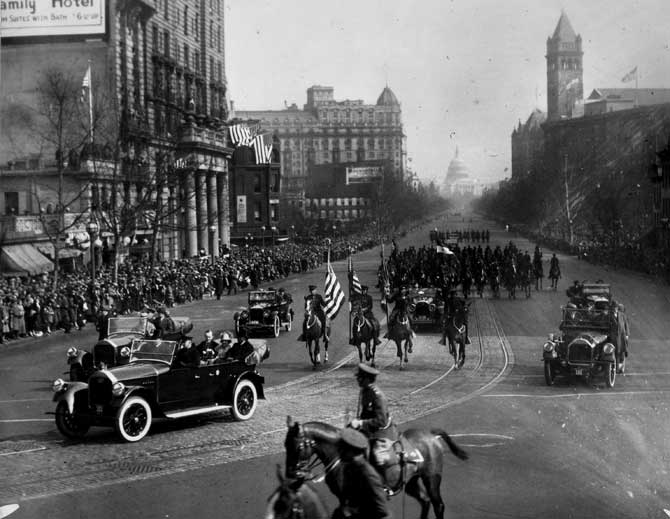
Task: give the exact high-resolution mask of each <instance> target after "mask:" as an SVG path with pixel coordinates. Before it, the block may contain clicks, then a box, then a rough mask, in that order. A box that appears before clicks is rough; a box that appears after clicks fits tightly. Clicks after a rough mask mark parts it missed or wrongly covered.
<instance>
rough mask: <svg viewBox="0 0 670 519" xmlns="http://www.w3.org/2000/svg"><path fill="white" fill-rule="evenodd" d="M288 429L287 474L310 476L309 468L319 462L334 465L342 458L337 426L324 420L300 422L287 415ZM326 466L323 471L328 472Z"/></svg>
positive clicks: (286, 442)
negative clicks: (338, 447) (339, 449)
mask: <svg viewBox="0 0 670 519" xmlns="http://www.w3.org/2000/svg"><path fill="white" fill-rule="evenodd" d="M286 425H287V427H288V432H287V433H286V439H285V440H284V448H285V449H286V476H287V477H298V478H310V477H311V474H310V471H311V470H312V469H313V468H314V467H315V466H316V465H317V464H318V463H323V464H324V465H329V466H330V465H331V463H332V462H334V461H336V460H337V459H338V458H339V454H338V451H337V443H338V441H339V438H340V436H339V430H338V428H337V427H335V426H333V425H330V424H327V423H321V422H308V423H306V424H300V423H298V422H294V421H293V419H292V418H291V417H290V416H287V417H286ZM328 470H330V469H327V470H325V471H324V472H326V473H327V472H328Z"/></svg>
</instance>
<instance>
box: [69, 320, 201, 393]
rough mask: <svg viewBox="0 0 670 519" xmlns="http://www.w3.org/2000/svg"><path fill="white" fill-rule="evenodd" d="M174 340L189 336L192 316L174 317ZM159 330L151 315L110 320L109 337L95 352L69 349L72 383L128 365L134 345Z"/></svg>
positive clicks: (93, 350)
mask: <svg viewBox="0 0 670 519" xmlns="http://www.w3.org/2000/svg"><path fill="white" fill-rule="evenodd" d="M172 320H173V321H174V324H175V332H174V334H173V335H174V337H165V338H166V339H168V338H175V339H176V338H177V337H178V336H180V335H181V334H183V333H188V332H189V331H190V330H191V329H192V328H193V323H192V322H191V320H190V319H189V318H188V317H173V318H172ZM154 332H155V327H154V325H153V324H152V319H151V316H148V315H146V314H141V315H139V316H128V317H110V318H109V320H108V322H107V337H105V338H104V339H101V340H99V341H98V342H96V343H95V345H94V346H93V349H92V351H87V350H84V349H80V348H75V347H70V348H68V350H67V363H68V368H69V375H70V381H84V380H88V377H90V376H91V374H92V373H93V372H94V371H96V370H98V369H104V368H111V367H113V366H122V365H124V364H127V363H128V360H129V357H130V345H131V343H132V342H133V341H134V340H135V339H150V338H153V337H152V336H153V335H154Z"/></svg>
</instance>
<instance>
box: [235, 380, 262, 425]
mask: <svg viewBox="0 0 670 519" xmlns="http://www.w3.org/2000/svg"><path fill="white" fill-rule="evenodd" d="M257 403H258V397H257V395H256V387H255V386H254V384H253V382H251V380H246V379H245V380H240V381H239V382H238V384H237V386H235V393H234V395H233V409H232V411H233V417H234V418H235V420H238V421H244V420H249V418H251V417H252V416H253V414H254V411H255V410H256V404H257Z"/></svg>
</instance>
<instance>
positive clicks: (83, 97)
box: [81, 65, 91, 103]
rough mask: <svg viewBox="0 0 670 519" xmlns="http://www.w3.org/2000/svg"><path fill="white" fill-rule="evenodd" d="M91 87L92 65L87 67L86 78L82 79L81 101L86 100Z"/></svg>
mask: <svg viewBox="0 0 670 519" xmlns="http://www.w3.org/2000/svg"><path fill="white" fill-rule="evenodd" d="M89 88H91V65H89V66H88V67H87V68H86V74H84V79H82V81H81V102H82V103H84V102H86V96H87V94H88V90H87V89H89Z"/></svg>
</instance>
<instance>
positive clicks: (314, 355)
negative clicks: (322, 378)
mask: <svg viewBox="0 0 670 519" xmlns="http://www.w3.org/2000/svg"><path fill="white" fill-rule="evenodd" d="M323 326H324V324H323V323H322V322H321V319H320V318H319V317H318V316H317V314H316V312H315V311H314V308H312V301H311V300H307V301H305V326H304V328H303V329H304V330H305V334H304V335H305V346H307V349H308V350H309V360H310V361H311V363H312V367H313V368H314V369H316V366H317V364H321V348H320V346H319V340H320V339H321V337H323V349H324V354H323V361H324V362H328V336H329V335H330V326H328V325H327V324H326V329H325V334H324V329H323Z"/></svg>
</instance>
